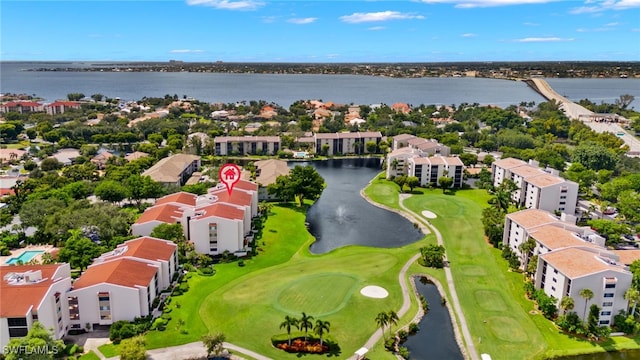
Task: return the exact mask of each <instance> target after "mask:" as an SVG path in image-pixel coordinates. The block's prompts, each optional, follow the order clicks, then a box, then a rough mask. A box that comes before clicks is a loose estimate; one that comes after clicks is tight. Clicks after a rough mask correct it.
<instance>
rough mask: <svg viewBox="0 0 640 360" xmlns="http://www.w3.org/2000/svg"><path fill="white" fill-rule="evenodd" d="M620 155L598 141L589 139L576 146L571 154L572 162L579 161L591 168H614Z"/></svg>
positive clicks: (596, 169)
mask: <svg viewBox="0 0 640 360" xmlns="http://www.w3.org/2000/svg"><path fill="white" fill-rule="evenodd" d="M618 160H619V157H618V155H617V154H615V153H614V152H613V151H611V150H609V149H607V148H606V147H604V146H603V145H600V144H598V143H594V142H590V141H587V142H585V143H581V144H580V145H578V146H576V148H575V149H574V150H573V155H572V156H571V161H572V162H578V163H580V164H582V165H584V167H586V168H587V169H591V170H595V171H598V170H601V169H606V170H614V169H615V167H616V164H617V163H618Z"/></svg>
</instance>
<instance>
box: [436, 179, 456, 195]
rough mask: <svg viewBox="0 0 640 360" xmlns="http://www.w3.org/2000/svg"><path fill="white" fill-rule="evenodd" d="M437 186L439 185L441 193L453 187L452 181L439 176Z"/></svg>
mask: <svg viewBox="0 0 640 360" xmlns="http://www.w3.org/2000/svg"><path fill="white" fill-rule="evenodd" d="M438 184H440V187H441V188H442V192H443V193H444V192H446V191H447V189H449V188H451V185H453V179H452V178H450V177H448V176H441V177H439V178H438Z"/></svg>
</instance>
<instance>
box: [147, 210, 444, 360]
mask: <svg viewBox="0 0 640 360" xmlns="http://www.w3.org/2000/svg"><path fill="white" fill-rule="evenodd" d="M305 210H306V208H296V207H281V206H275V207H274V208H273V214H272V215H270V217H269V219H268V220H267V222H266V223H265V230H264V231H263V237H262V239H259V240H257V241H258V244H259V245H260V247H261V249H262V252H261V254H259V255H258V256H257V257H255V258H254V259H251V260H248V261H245V264H246V266H244V267H239V266H238V265H237V264H236V263H231V264H219V265H216V269H217V273H216V275H215V276H213V277H201V276H198V275H196V274H193V275H192V277H191V278H190V279H189V285H190V290H189V291H188V292H187V293H186V294H184V295H182V296H177V297H175V298H174V299H173V300H172V302H171V305H170V306H171V307H172V311H171V316H172V320H171V321H170V323H169V325H168V326H167V330H165V331H164V332H159V331H151V332H149V333H148V334H147V336H146V339H147V348H149V349H153V348H158V347H166V346H173V345H178V344H183V343H188V342H192V341H197V340H199V339H200V337H201V336H202V335H203V334H205V333H207V332H211V333H216V332H222V333H224V334H225V335H226V337H227V341H229V342H231V343H233V344H237V345H239V346H243V347H246V348H249V349H251V350H254V351H256V352H258V353H261V354H264V355H266V356H269V357H272V358H277V359H287V358H291V359H292V358H295V357H296V355H295V354H287V353H284V352H282V351H280V350H277V349H275V348H273V347H272V346H271V342H270V339H271V337H272V336H273V335H276V334H282V333H285V331H284V330H281V329H280V328H279V325H280V323H281V322H282V321H283V319H284V317H285V315H291V316H296V317H299V316H300V313H301V312H302V311H305V312H306V313H307V314H310V315H312V316H314V317H317V318H321V319H323V320H327V321H329V322H330V323H331V331H330V333H329V334H328V335H329V336H330V337H331V338H332V339H334V340H336V341H337V342H338V344H339V346H340V348H341V351H342V352H341V355H340V356H339V357H340V358H346V357H349V356H351V354H353V352H354V351H355V350H357V349H358V348H359V347H361V346H362V344H364V343H365V342H366V340H367V339H368V338H369V336H371V334H372V333H373V332H374V331H375V330H376V324H375V321H374V319H375V316H376V314H377V313H379V312H380V311H387V310H391V309H393V310H397V309H399V308H400V305H401V304H402V295H401V290H400V285H399V284H398V273H399V271H400V268H401V267H402V266H403V265H404V264H405V262H406V261H407V260H408V259H409V258H410V257H411V256H412V255H413V254H415V253H417V252H418V248H419V247H420V246H424V245H425V244H426V242H425V241H420V242H417V243H414V244H412V245H408V246H405V247H402V248H396V249H377V248H368V247H359V246H349V247H345V248H341V249H337V250H334V251H332V252H330V253H328V254H324V255H313V254H311V253H310V252H309V251H308V247H309V245H310V244H311V243H312V241H313V238H312V236H311V235H310V234H309V233H308V232H307V231H306V229H305V227H304V219H305ZM431 241H433V240H431ZM371 284H375V285H379V286H382V287H384V288H386V289H387V290H388V291H389V293H390V296H389V297H388V298H386V299H371V298H366V297H364V296H362V295H361V294H360V292H359V291H360V289H361V288H362V287H364V286H366V285H371ZM176 303H179V304H180V307H179V308H178V307H177V306H176ZM416 310H417V305H414V307H412V310H411V311H410V312H409V313H408V314H407V316H406V317H405V319H406V320H408V319H410V318H412V317H413V315H414V314H415V311H416ZM177 319H183V320H184V321H185V325H183V326H182V329H184V330H186V331H182V332H180V331H179V330H177V328H176V325H177ZM184 332H186V333H184ZM387 355H388V357H386V356H387ZM385 357H386V358H389V359H392V358H393V357H392V356H391V355H390V354H385Z"/></svg>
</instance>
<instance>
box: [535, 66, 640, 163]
mask: <svg viewBox="0 0 640 360" xmlns="http://www.w3.org/2000/svg"><path fill="white" fill-rule="evenodd" d="M524 82H526V83H527V85H529V86H530V87H531V88H532V89H533V90H535V91H536V92H538V93H539V94H540V95H542V96H543V97H544V98H545V99H547V100H549V101H551V100H555V101H556V102H558V103H560V109H562V110H563V111H564V113H565V114H566V115H567V117H568V118H569V119H571V120H580V121H582V122H583V123H585V124H586V125H588V126H589V127H590V128H591V129H593V130H594V131H596V132H599V133H603V132H610V133H613V134H615V135H616V136H618V137H619V138H621V139H622V140H624V142H625V144H627V145H628V146H629V152H628V153H627V155H629V156H640V140H638V139H637V138H636V137H635V136H633V135H631V134H630V133H628V132H627V131H625V130H624V129H623V128H622V127H621V126H620V125H619V123H618V122H616V121H617V120H619V119H624V118H622V117H621V116H619V115H616V114H596V113H594V112H593V111H590V110H588V109H586V108H584V107H583V106H580V105H578V104H576V103H574V102H573V101H571V100H569V99H567V98H566V97H564V96H562V95H560V94H558V93H557V92H556V91H555V90H553V88H552V87H551V86H550V85H549V83H547V82H546V81H545V80H544V79H540V78H531V79H527V80H524ZM611 119H613V120H616V121H610V120H611Z"/></svg>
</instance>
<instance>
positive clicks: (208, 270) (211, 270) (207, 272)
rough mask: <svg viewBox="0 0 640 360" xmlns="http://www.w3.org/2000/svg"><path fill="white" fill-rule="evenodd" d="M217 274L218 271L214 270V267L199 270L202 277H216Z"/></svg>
mask: <svg viewBox="0 0 640 360" xmlns="http://www.w3.org/2000/svg"><path fill="white" fill-rule="evenodd" d="M215 273H216V270H215V269H214V268H213V266H207V267H203V268H199V269H198V274H200V275H202V276H213V275H215Z"/></svg>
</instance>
